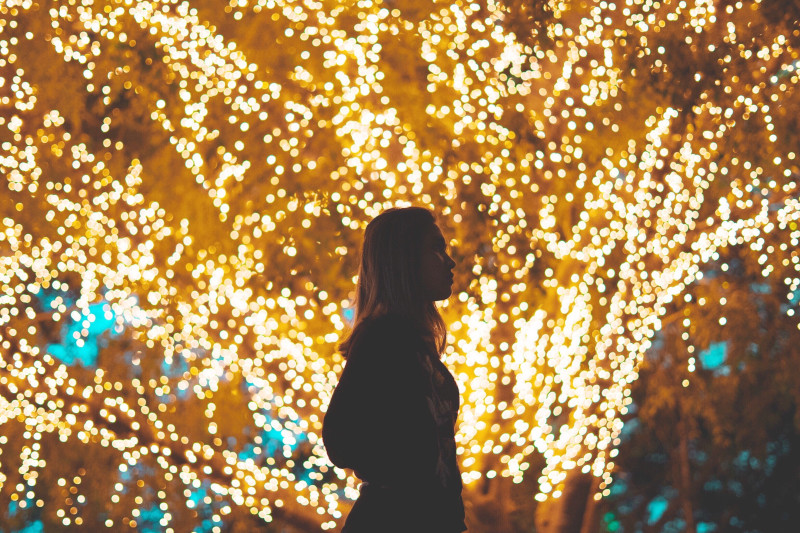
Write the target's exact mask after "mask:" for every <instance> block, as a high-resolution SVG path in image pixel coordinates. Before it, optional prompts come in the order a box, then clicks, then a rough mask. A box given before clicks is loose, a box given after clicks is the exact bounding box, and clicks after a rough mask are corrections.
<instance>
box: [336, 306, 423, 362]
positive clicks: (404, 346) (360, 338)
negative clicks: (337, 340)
mask: <svg viewBox="0 0 800 533" xmlns="http://www.w3.org/2000/svg"><path fill="white" fill-rule="evenodd" d="M419 336H420V335H419V332H417V331H416V329H415V328H414V325H413V324H412V323H411V321H410V320H409V319H407V318H405V317H402V316H400V315H396V314H385V315H381V316H376V317H370V318H367V319H365V320H364V321H362V322H361V323H360V324H358V326H356V329H355V330H354V331H353V339H352V342H351V344H350V354H349V355H348V359H349V358H350V357H352V356H353V355H356V354H358V353H362V352H365V351H369V352H377V353H376V354H374V355H378V354H379V353H380V354H391V353H396V352H397V351H400V350H402V351H407V350H409V349H413V348H414V347H415V346H416V343H417V341H418V340H419V339H418V338H419Z"/></svg>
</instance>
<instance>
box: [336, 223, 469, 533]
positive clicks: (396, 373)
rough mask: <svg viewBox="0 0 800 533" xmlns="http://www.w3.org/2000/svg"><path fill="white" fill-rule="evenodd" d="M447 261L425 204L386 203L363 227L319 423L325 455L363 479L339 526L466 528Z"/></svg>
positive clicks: (383, 532) (419, 530) (369, 531)
mask: <svg viewBox="0 0 800 533" xmlns="http://www.w3.org/2000/svg"><path fill="white" fill-rule="evenodd" d="M454 266H455V262H454V261H453V260H452V259H451V258H450V256H449V255H448V254H447V249H446V243H445V240H444V237H443V236H442V232H441V230H440V229H439V228H438V226H437V225H436V221H435V219H434V217H433V214H432V213H431V212H430V211H428V210H427V209H423V208H420V207H408V208H394V209H388V210H386V211H384V212H383V213H381V214H380V215H378V216H377V217H375V219H373V220H372V221H371V222H370V223H369V225H368V226H367V229H366V231H365V233H364V244H363V249H362V253H361V265H360V270H359V276H358V286H357V297H356V315H355V324H354V327H353V331H352V333H351V334H350V336H349V337H348V338H347V339H346V340H345V341H344V342H343V343H342V344H341V346H340V348H341V350H342V353H343V354H344V355H345V357H346V358H347V364H346V366H345V369H344V371H343V372H342V375H341V378H340V379H339V384H338V385H337V387H336V390H335V391H334V393H333V397H332V398H331V402H330V405H329V406H328V410H327V413H326V415H325V420H324V422H323V428H322V438H323V442H324V444H325V448H326V450H327V452H328V457H329V458H330V460H331V462H332V463H333V464H335V465H337V466H339V467H340V468H351V469H353V470H354V471H355V474H356V476H358V477H359V479H361V480H362V483H361V485H360V492H361V494H360V496H359V498H358V500H357V501H356V503H355V505H354V506H353V509H352V510H351V512H350V515H349V516H348V517H347V521H346V522H345V525H344V528H343V529H342V533H400V532H403V533H458V532H461V531H464V530H466V527H465V525H464V506H463V503H462V500H461V474H460V473H459V470H458V464H457V462H456V451H455V436H454V431H455V422H456V417H457V415H458V407H459V396H458V386H457V385H456V382H455V380H454V379H453V376H452V375H451V374H450V372H449V371H448V370H447V368H446V367H445V366H444V364H443V363H442V362H441V360H440V356H441V354H442V352H443V351H444V347H445V342H446V339H447V331H446V326H445V323H444V321H443V320H442V317H441V315H440V314H439V311H438V310H437V308H436V303H435V302H436V301H438V300H445V299H447V298H448V297H449V296H450V294H451V293H452V285H453V273H452V269H453V267H454Z"/></svg>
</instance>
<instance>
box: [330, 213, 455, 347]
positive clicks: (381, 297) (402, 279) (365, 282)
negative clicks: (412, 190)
mask: <svg viewBox="0 0 800 533" xmlns="http://www.w3.org/2000/svg"><path fill="white" fill-rule="evenodd" d="M435 225H436V219H435V217H434V216H433V213H431V212H430V211H429V210H427V209H425V208H423V207H403V208H397V207H394V208H391V209H387V210H386V211H384V212H383V213H381V214H380V215H378V216H376V217H375V218H374V219H372V220H371V221H370V223H369V224H368V225H367V229H366V230H365V231H364V244H363V246H362V249H361V264H360V265H359V271H358V283H357V285H356V301H355V318H354V321H353V329H352V330H351V332H350V334H349V335H348V337H347V338H346V339H345V340H344V341H343V342H342V343H341V344H340V345H339V350H341V352H342V353H343V354H344V355H345V357H346V356H347V353H348V351H349V350H350V347H351V344H352V341H353V339H354V338H355V334H356V332H357V331H358V329H359V327H360V326H361V325H362V324H364V322H365V321H367V320H369V319H372V318H377V317H380V316H383V315H387V314H390V313H391V314H394V315H399V316H400V317H403V318H405V319H407V320H409V321H410V322H411V323H412V324H413V325H414V326H415V327H416V328H417V329H418V330H419V331H420V332H421V334H422V337H423V339H424V340H425V341H426V342H427V343H428V344H430V345H431V347H432V348H433V349H435V350H436V352H437V353H438V354H442V353H443V352H444V348H445V343H446V342H447V326H446V325H445V323H444V320H443V319H442V315H440V314H439V310H438V308H437V307H436V304H435V302H433V301H431V300H426V299H425V298H424V295H423V294H422V291H421V285H422V283H421V279H420V258H421V257H422V245H423V243H424V242H425V235H426V234H427V232H429V231H431V230H432V229H433V227H434V226H435Z"/></svg>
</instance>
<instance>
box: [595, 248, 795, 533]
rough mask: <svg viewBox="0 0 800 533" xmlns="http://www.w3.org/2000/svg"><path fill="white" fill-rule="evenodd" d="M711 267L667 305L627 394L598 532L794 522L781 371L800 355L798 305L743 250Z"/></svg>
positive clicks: (773, 527)
mask: <svg viewBox="0 0 800 533" xmlns="http://www.w3.org/2000/svg"><path fill="white" fill-rule="evenodd" d="M767 242H769V241H767ZM772 245H773V244H772V243H769V244H768V246H772ZM779 253H780V252H779ZM791 253H794V252H791ZM791 253H790V254H787V256H791ZM781 255H782V254H781ZM715 263H716V264H715V265H714V268H713V269H712V270H709V271H707V274H709V275H707V276H704V279H703V282H701V283H698V284H696V285H694V286H693V287H692V289H691V290H690V291H688V292H687V293H686V295H685V297H684V300H685V301H684V302H682V303H681V304H682V305H680V306H677V305H676V306H675V307H676V308H675V310H674V315H673V316H675V319H674V320H673V321H671V322H670V324H669V325H668V326H667V327H665V328H664V329H663V330H662V333H661V335H662V339H663V340H662V341H661V342H659V343H657V346H656V347H654V348H653V349H652V351H651V352H650V353H649V354H648V358H647V359H646V361H645V364H644V365H643V367H642V376H641V377H640V379H639V381H638V382H637V383H636V385H634V387H633V391H634V392H633V397H634V401H635V405H636V406H637V408H636V409H635V414H632V415H631V416H630V419H631V420H629V421H627V422H626V431H625V433H626V434H627V437H626V438H623V443H622V445H621V446H620V455H619V460H618V471H617V473H616V474H615V477H617V478H618V481H617V482H615V483H616V485H615V486H614V488H613V489H612V496H610V497H609V498H608V499H607V500H606V501H605V502H604V503H603V507H604V513H605V520H604V522H605V526H606V529H607V530H610V531H619V530H620V529H621V530H622V531H639V530H641V531H673V530H674V531H716V530H725V531H776V532H777V531H792V530H793V529H794V524H796V522H797V519H798V516H797V508H798V506H797V501H798V498H800V494H799V493H798V491H797V486H798V484H797V482H798V477H800V464H798V460H797V457H798V450H797V446H798V420H797V413H798V409H797V406H798V403H797V400H798V396H797V391H798V390H799V389H800V387H798V383H797V374H796V373H795V372H791V371H787V370H788V369H789V368H793V367H794V365H795V364H797V358H798V356H799V355H798V351H797V346H798V328H797V323H796V321H795V320H794V319H793V318H792V317H793V315H794V314H795V313H796V312H797V303H798V302H797V298H796V296H795V294H794V292H793V289H790V288H787V287H786V286H785V285H784V284H783V283H781V281H780V277H779V276H776V277H774V278H773V277H770V278H764V277H763V276H762V274H761V272H760V271H761V265H759V264H758V262H757V258H756V257H753V254H752V253H750V251H749V250H747V249H741V248H738V247H736V248H734V249H732V250H730V251H729V252H728V253H726V254H724V255H721V256H720V258H719V259H718V261H717V262H715ZM775 278H777V279H775ZM787 311H788V314H787ZM628 428H630V429H628ZM620 526H621V527H620Z"/></svg>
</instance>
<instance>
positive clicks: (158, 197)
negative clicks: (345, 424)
mask: <svg viewBox="0 0 800 533" xmlns="http://www.w3.org/2000/svg"><path fill="white" fill-rule="evenodd" d="M798 20H800V8H798V6H797V4H796V3H786V2H780V1H778V0H769V1H768V0H762V1H761V2H758V1H747V2H745V1H738V2H733V1H723V0H719V1H712V0H694V1H687V0H680V1H674V0H665V1H636V0H627V1H623V0H617V1H616V2H608V1H606V0H603V1H599V2H595V1H589V0H584V1H577V0H576V1H574V2H566V1H565V2H556V1H553V2H549V3H546V2H534V3H522V2H516V1H508V2H493V1H488V2H481V3H467V2H461V1H456V2H452V3H449V2H421V1H418V2H411V1H410V0H409V1H388V0H387V1H386V2H378V1H370V0H361V1H359V2H358V3H356V4H353V5H352V6H349V7H347V6H344V5H341V3H337V2H326V1H322V2H318V1H314V0H304V1H296V2H292V1H278V0H275V1H273V0H260V1H248V0H231V1H230V2H229V3H226V2H222V1H209V0H197V1H192V2H177V1H168V0H165V1H135V0H118V1H100V0H83V1H77V0H70V1H68V2H67V1H65V2H50V1H44V0H42V1H39V2H34V1H32V0H11V1H6V2H4V3H3V5H2V6H0V169H1V170H2V175H3V177H4V180H3V187H2V189H0V198H2V201H0V218H2V226H0V251H1V253H0V424H2V427H3V430H2V436H0V446H1V451H2V454H0V463H1V464H0V484H2V489H0V492H1V493H2V495H3V500H2V501H3V503H4V504H5V503H6V502H12V505H11V506H10V507H9V508H8V509H6V508H2V509H0V514H3V516H4V521H5V522H8V523H12V522H13V520H15V519H18V520H23V519H24V516H26V515H25V513H30V512H32V511H31V510H35V509H39V511H37V513H38V514H37V515H36V516H38V517H39V519H41V520H43V521H45V522H47V523H55V524H63V525H64V526H68V525H70V524H74V525H79V526H80V525H85V526H86V527H87V528H90V527H91V526H92V525H105V526H108V527H119V526H120V525H125V526H131V527H144V528H146V527H153V528H166V530H170V529H175V530H184V529H193V528H196V529H198V530H204V528H206V529H208V530H219V529H220V527H221V526H222V525H223V523H228V522H231V523H232V522H234V521H237V520H247V517H248V516H249V515H253V516H255V517H257V518H256V519H260V520H264V521H267V522H269V521H272V520H283V521H285V522H287V523H291V524H294V525H296V526H297V527H299V528H306V530H309V529H312V528H313V529H318V528H320V527H321V528H322V529H332V528H334V527H336V524H337V523H338V521H339V520H340V518H341V517H342V516H343V514H344V513H345V512H346V510H347V507H348V505H349V504H350V503H351V502H352V500H354V499H355V497H356V496H357V489H356V486H357V480H356V479H355V478H354V477H352V476H349V475H348V474H347V473H346V472H343V471H340V470H338V469H334V468H333V467H332V465H330V464H329V463H328V462H327V459H326V456H325V453H324V448H323V443H322V442H321V440H320V428H321V421H322V416H323V410H324V407H325V405H327V402H328V400H329V397H330V394H331V392H332V390H333V387H334V386H335V384H336V379H337V376H338V374H339V373H340V372H341V369H342V364H343V360H342V358H341V356H340V355H339V354H337V353H336V350H335V348H336V344H337V342H338V341H339V340H340V339H341V338H342V337H343V335H344V334H345V332H346V330H347V327H348V326H347V321H348V317H350V316H351V313H352V309H351V306H352V296H353V292H352V291H353V286H354V285H353V282H354V279H353V276H354V275H355V273H356V270H357V264H356V261H357V258H358V252H359V250H358V246H359V243H360V239H361V236H362V230H363V228H364V227H365V225H366V223H367V222H368V221H369V220H370V219H371V218H372V217H373V216H375V215H376V214H377V213H379V212H380V211H381V210H383V209H384V208H386V207H389V206H393V205H407V204H410V203H414V204H418V205H426V206H429V207H431V208H433V209H434V210H436V212H437V213H439V214H440V215H439V218H440V223H441V226H442V229H443V232H444V234H445V235H446V236H447V237H449V238H450V245H451V248H452V255H453V257H454V258H455V259H456V261H457V262H458V267H457V268H456V285H455V287H456V291H455V294H454V297H453V298H452V299H451V301H450V302H448V303H447V304H446V305H444V307H443V313H444V314H445V317H446V320H447V322H448V324H449V325H450V339H449V341H450V344H449V347H448V349H447V353H446V354H445V358H444V359H445V362H446V363H447V365H448V366H449V367H450V368H451V369H452V370H453V372H454V375H455V377H456V380H457V382H458V383H459V386H460V388H461V392H462V409H461V418H460V426H459V431H458V434H457V437H456V438H457V444H458V453H459V456H460V461H461V467H462V474H463V479H464V482H465V485H466V497H467V498H471V497H474V498H480V494H484V495H485V494H490V495H491V494H495V493H494V492H493V491H494V490H495V488H494V487H497V486H500V485H501V484H502V483H504V482H506V481H512V482H519V481H521V480H522V479H523V476H534V477H535V478H536V479H537V480H538V488H539V489H538V492H537V493H536V494H531V498H534V497H535V498H536V499H537V500H540V501H544V500H546V499H548V498H550V497H553V498H556V499H557V498H558V497H559V496H560V495H561V494H562V492H563V491H564V487H565V483H566V480H567V479H568V477H569V476H571V475H572V474H576V473H582V474H584V475H591V476H592V478H593V479H595V480H596V485H595V486H594V490H596V497H597V498H600V497H601V496H602V495H603V494H607V491H608V490H609V489H608V484H609V482H610V473H611V472H612V471H613V468H614V457H615V455H616V449H617V448H616V446H617V445H618V443H619V440H618V437H619V433H620V430H621V429H622V422H621V415H622V414H624V413H625V411H626V406H627V405H628V404H629V403H630V384H631V383H632V382H633V381H635V380H636V378H637V375H638V374H637V372H638V366H639V363H640V361H641V359H642V356H643V354H644V353H645V351H646V350H647V349H648V348H649V346H650V342H651V339H652V337H653V334H654V333H655V332H656V331H658V330H659V329H660V328H661V327H662V323H663V322H664V321H665V320H672V319H674V317H667V316H665V312H666V311H665V309H666V308H667V306H668V304H670V302H672V301H673V300H675V299H678V298H683V295H684V291H685V289H686V288H687V286H689V285H690V284H692V283H693V282H695V281H696V280H698V279H699V278H701V277H702V275H703V265H704V264H705V263H707V262H708V261H710V260H713V259H716V258H717V253H718V250H720V249H722V248H725V247H727V246H729V245H731V244H737V245H743V246H748V247H749V248H750V249H751V251H752V252H753V253H754V254H757V255H758V257H759V260H758V262H759V264H761V265H763V271H762V274H763V276H777V279H781V280H783V282H784V283H785V284H786V285H787V286H788V287H789V289H790V292H789V294H790V295H792V294H794V292H792V291H796V290H797V289H798V288H800V276H798V269H800V267H799V266H798V265H800V255H798V252H797V246H798V242H800V230H798V228H797V223H798V219H800V199H798V190H797V177H798V162H797V153H796V151H797V149H798V146H800V142H798V134H797V132H798V117H800V106H798V100H797V98H796V94H795V91H796V88H797V84H798V72H797V68H798V66H799V65H800V63H798V46H799V44H798V43H800V29H798V23H797V21H798ZM789 312H791V313H793V311H791V309H790V311H789ZM680 318H681V319H683V317H680ZM683 320H684V324H683V325H684V326H685V327H689V323H688V318H687V319H683ZM693 351H694V347H692V346H689V352H690V353H693ZM693 365H694V362H693V359H691V358H690V367H691V366H693ZM684 386H687V387H688V386H691V380H686V381H685V382H684ZM45 467H47V468H45ZM2 507H7V506H5V505H4V506H2Z"/></svg>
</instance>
